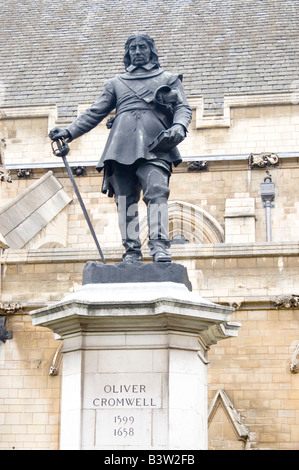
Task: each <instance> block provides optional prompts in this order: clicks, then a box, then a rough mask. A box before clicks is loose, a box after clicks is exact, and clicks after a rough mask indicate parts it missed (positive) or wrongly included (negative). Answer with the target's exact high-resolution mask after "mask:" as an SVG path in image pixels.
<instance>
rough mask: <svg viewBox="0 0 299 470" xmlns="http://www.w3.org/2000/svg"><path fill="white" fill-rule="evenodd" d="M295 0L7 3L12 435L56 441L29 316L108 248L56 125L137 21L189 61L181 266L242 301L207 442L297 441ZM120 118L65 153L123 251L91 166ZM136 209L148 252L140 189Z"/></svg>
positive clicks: (21, 441)
mask: <svg viewBox="0 0 299 470" xmlns="http://www.w3.org/2000/svg"><path fill="white" fill-rule="evenodd" d="M31 3H32V5H31V6H33V7H34V8H33V10H32V11H31V12H30V21H29V22H28V23H27V27H26V29H25V28H24V26H22V24H24V17H28V19H29V4H31ZM53 3H54V4H55V5H54V6H56V10H55V8H54V10H55V11H56V15H54V16H53V15H52V14H51V11H53ZM112 4H113V5H112ZM50 7H51V8H52V9H51V8H50ZM298 8H299V7H298V4H297V2H293V1H288V0H287V1H280V0H277V1H275V2H273V1H270V0H269V1H268V0H266V1H258V0H255V1H254V0H250V1H246V2H244V1H242V0H238V1H236V0H225V1H222V2H216V1H214V0H211V1H207V0H202V1H197V0H184V1H182V0H171V1H170V2H169V1H167V2H165V1H164V0H155V1H154V2H144V1H143V0H137V1H135V2H133V4H132V5H131V7H130V9H129V8H128V5H127V4H126V3H125V2H122V1H119V2H117V6H115V2H111V1H109V0H105V1H98V0H93V1H85V0H82V1H77V2H74V7H73V9H72V10H71V11H69V10H68V9H67V2H66V1H60V2H57V1H56V0H54V2H53V1H51V2H48V0H43V1H41V2H38V4H37V2H35V1H33V0H32V1H31V2H23V1H21V2H18V5H17V7H16V4H15V2H12V1H7V2H5V5H4V7H3V13H2V15H1V22H2V27H1V32H0V35H1V44H4V46H3V48H4V54H3V55H2V54H1V65H0V142H1V154H0V155H1V156H0V159H1V160H0V175H1V183H0V196H1V202H0V268H1V277H0V320H1V322H2V323H1V326H2V327H3V328H1V335H2V336H1V343H0V448H1V449H4V450H7V449H51V450H54V449H58V448H59V409H60V387H61V383H60V382H61V376H60V371H61V368H62V367H63V364H62V362H61V341H60V340H59V338H55V337H54V336H53V334H52V332H51V331H50V330H47V329H45V328H40V327H33V326H32V322H31V318H30V315H29V314H30V311H32V310H34V309H36V308H39V307H43V306H47V305H51V304H53V303H56V302H57V301H59V300H61V298H62V297H64V296H65V295H66V294H67V293H69V292H73V291H74V290H75V289H76V288H77V287H78V286H79V285H80V283H81V279H82V270H83V267H84V265H85V263H86V262H87V261H90V260H97V259H99V255H98V253H97V250H96V248H95V246H94V242H93V239H92V237H91V235H90V233H89V229H88V227H87V224H86V221H85V219H84V217H83V214H82V211H81V208H80V205H79V204H78V201H77V198H76V195H75V194H74V191H73V188H72V185H71V182H70V180H69V178H68V176H67V173H66V171H65V169H64V166H63V163H62V161H61V160H60V159H59V158H57V157H55V156H53V154H52V151H51V146H50V141H49V138H48V137H47V134H48V130H49V129H50V128H52V127H53V125H55V124H57V125H60V126H64V125H66V124H67V123H69V122H71V121H72V120H73V119H74V117H75V116H76V115H77V113H80V112H82V111H83V110H84V109H86V108H87V107H88V105H89V104H90V103H92V102H93V100H94V99H95V97H96V96H97V94H99V93H100V91H101V88H102V86H103V81H104V80H105V79H107V78H109V77H111V76H113V75H114V74H115V73H118V72H120V71H121V70H122V51H123V44H124V42H125V40H126V38H127V36H128V34H129V33H130V32H131V31H132V30H147V31H148V32H149V33H151V34H152V35H153V36H154V37H155V39H156V43H157V48H158V51H159V52H160V55H161V65H162V66H163V67H165V68H166V69H170V70H173V71H176V70H177V71H181V72H183V74H184V85H185V89H186V92H187V96H188V100H189V103H190V106H191V107H192V109H193V119H192V123H191V125H190V129H189V134H188V138H187V139H186V140H185V141H184V142H183V143H182V144H180V150H181V154H182V156H183V163H182V164H181V165H180V166H179V167H178V168H177V169H175V171H174V173H173V175H172V178H171V196H170V202H169V209H170V234H171V238H172V240H173V243H172V253H173V260H174V261H175V262H177V263H181V264H183V265H185V266H186V267H187V269H188V273H189V277H190V280H191V282H192V285H193V290H194V291H195V292H198V293H200V295H201V296H202V297H203V298H205V299H208V300H210V301H213V302H215V303H219V304H223V305H230V306H233V307H234V308H235V312H234V314H233V316H232V321H236V322H240V323H242V328H241V329H240V331H239V335H238V337H236V338H232V339H227V340H225V341H223V342H221V343H219V344H217V345H215V346H213V347H211V349H210V351H209V360H210V365H209V389H208V390H209V404H210V408H209V448H210V449H233V450H240V449H244V450H245V449H246V450H252V449H261V450H263V449H282V450H298V449H299V444H298V442H299V374H297V372H298V371H299V365H298V364H299V336H298V331H299V257H298V254H299V240H298V233H299V217H298V214H299V202H298V196H297V195H298V187H299V160H298V159H299V91H298V89H299V82H298V79H297V71H298V65H299V64H298V62H299V51H298V49H299V45H298V41H297V31H298V17H299V16H298V13H299V11H298ZM66 18H67V19H68V21H64V20H65V19H66ZM278 18H279V21H278ZM162 22H163V28H161V24H162ZM28 25H29V26H28ZM187 31H188V34H187ZM60 50H63V54H60V53H59V51H60ZM108 133H109V130H108V129H107V128H106V125H105V122H103V123H101V124H100V125H99V126H97V127H96V128H95V129H94V130H93V131H91V132H90V133H89V134H87V135H85V136H83V137H81V138H80V139H78V140H76V141H74V142H73V143H72V144H71V152H70V154H69V155H68V161H69V163H70V165H71V167H72V169H73V172H74V174H75V175H76V176H75V177H76V182H77V184H78V187H79V189H80V192H81V194H82V197H83V199H84V202H85V204H86V206H87V209H88V211H89V213H90V216H91V218H92V222H93V225H94V228H95V230H96V233H97V236H98V238H99V240H100V243H101V246H102V249H103V251H104V254H105V258H106V260H107V262H108V263H114V262H118V261H120V260H121V255H122V249H121V241H120V238H119V233H118V227H117V216H116V212H115V205H114V201H113V200H111V199H109V198H107V197H106V196H104V195H102V194H101V193H100V188H101V181H102V175H101V174H99V173H98V172H97V171H96V170H95V164H96V162H97V160H98V157H99V155H100V154H101V151H102V150H103V147H104V145H105V142H106V139H107V136H108ZM267 178H268V180H269V178H270V179H271V182H272V185H271V187H272V189H274V192H273V200H272V203H271V206H272V207H270V209H269V211H268V218H267V216H266V209H265V207H264V202H263V199H262V193H261V190H262V186H261V185H262V184H263V183H264V180H265V179H266V180H267ZM273 185H274V186H273ZM140 212H141V235H142V241H143V253H144V260H145V262H147V261H150V258H149V256H148V252H147V247H146V243H145V240H146V235H147V234H146V214H145V208H144V206H143V205H142V204H141V206H140ZM267 222H268V227H269V224H271V238H270V239H269V236H268V232H267ZM10 332H12V338H11V339H9V338H10V337H11V333H10Z"/></svg>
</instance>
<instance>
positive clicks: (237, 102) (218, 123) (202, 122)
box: [188, 92, 294, 129]
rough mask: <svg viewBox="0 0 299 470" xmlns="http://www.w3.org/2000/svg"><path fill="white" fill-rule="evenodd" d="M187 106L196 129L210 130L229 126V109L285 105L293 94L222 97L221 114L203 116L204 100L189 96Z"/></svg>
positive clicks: (292, 97) (255, 94)
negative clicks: (191, 111)
mask: <svg viewBox="0 0 299 470" xmlns="http://www.w3.org/2000/svg"><path fill="white" fill-rule="evenodd" d="M188 101H189V105H190V106H191V108H193V109H194V110H195V122H196V129H211V128H217V127H230V126H231V109H232V108H243V107H250V106H269V105H286V104H293V103H294V93H293V92H285V93H253V94H246V93H242V94H232V95H224V100H223V114H222V115H205V114H204V111H205V107H204V98H203V97H202V96H191V97H189V98H188Z"/></svg>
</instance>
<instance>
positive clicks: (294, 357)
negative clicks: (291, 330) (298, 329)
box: [290, 341, 299, 374]
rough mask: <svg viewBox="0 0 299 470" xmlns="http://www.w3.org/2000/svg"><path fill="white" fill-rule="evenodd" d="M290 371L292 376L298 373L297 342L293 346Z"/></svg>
mask: <svg viewBox="0 0 299 470" xmlns="http://www.w3.org/2000/svg"><path fill="white" fill-rule="evenodd" d="M290 371H291V372H292V374H298V373H299V341H298V342H297V343H296V344H295V345H294V346H293V351H292V355H291V363H290Z"/></svg>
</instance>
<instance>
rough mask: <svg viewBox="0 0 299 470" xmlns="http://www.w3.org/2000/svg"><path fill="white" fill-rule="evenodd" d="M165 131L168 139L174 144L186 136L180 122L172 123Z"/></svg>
mask: <svg viewBox="0 0 299 470" xmlns="http://www.w3.org/2000/svg"><path fill="white" fill-rule="evenodd" d="M167 133H168V137H169V141H170V142H173V143H174V144H179V143H180V142H182V140H184V138H185V137H186V130H185V128H184V126H182V125H181V124H174V125H173V126H172V127H171V128H170V129H168V131H167Z"/></svg>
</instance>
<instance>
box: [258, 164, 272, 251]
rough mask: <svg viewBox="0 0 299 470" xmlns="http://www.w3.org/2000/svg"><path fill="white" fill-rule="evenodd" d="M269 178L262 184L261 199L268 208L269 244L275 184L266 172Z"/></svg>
mask: <svg viewBox="0 0 299 470" xmlns="http://www.w3.org/2000/svg"><path fill="white" fill-rule="evenodd" d="M266 173H267V176H266V178H265V179H264V182H263V183H261V187H260V193H261V198H262V201H263V204H264V207H265V208H266V226H267V242H271V208H272V207H275V205H274V203H273V202H274V199H275V184H274V183H272V177H271V175H270V173H269V171H266Z"/></svg>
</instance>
